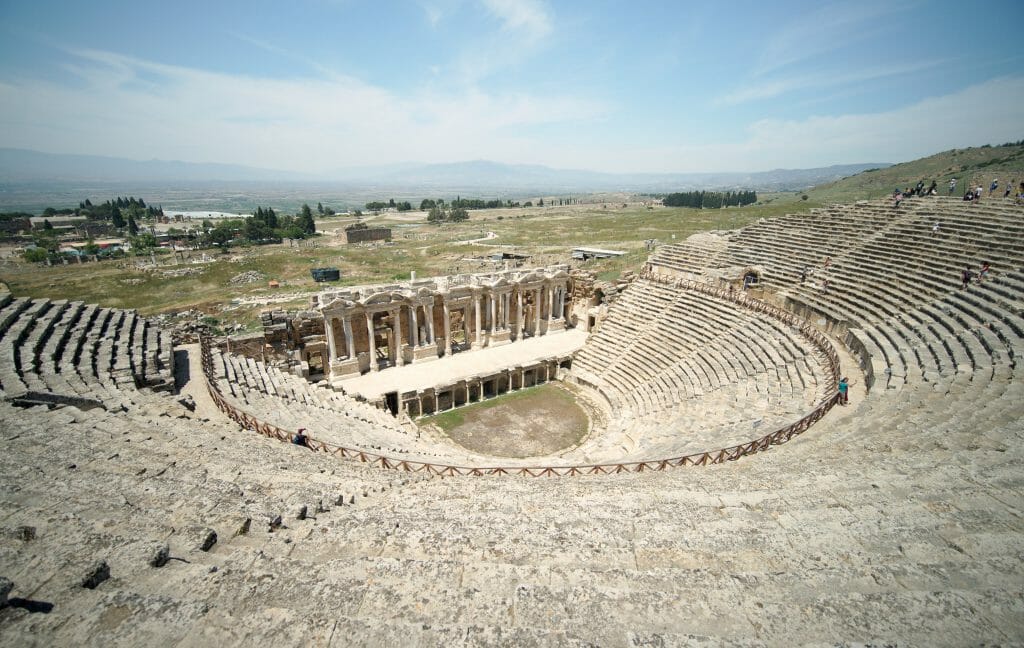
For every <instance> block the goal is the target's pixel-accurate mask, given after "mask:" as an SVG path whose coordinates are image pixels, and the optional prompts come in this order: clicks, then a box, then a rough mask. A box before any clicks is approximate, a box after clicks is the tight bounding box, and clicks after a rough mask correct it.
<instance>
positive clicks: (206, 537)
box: [199, 529, 217, 551]
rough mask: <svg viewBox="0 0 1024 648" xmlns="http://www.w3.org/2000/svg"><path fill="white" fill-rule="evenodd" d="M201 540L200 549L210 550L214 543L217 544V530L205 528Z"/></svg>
mask: <svg viewBox="0 0 1024 648" xmlns="http://www.w3.org/2000/svg"><path fill="white" fill-rule="evenodd" d="M201 540H202V541H201V542H200V543H199V550H200V551H209V550H210V549H212V548H213V545H215V544H217V532H216V531H214V530H213V529H204V530H203V533H202V536H201Z"/></svg>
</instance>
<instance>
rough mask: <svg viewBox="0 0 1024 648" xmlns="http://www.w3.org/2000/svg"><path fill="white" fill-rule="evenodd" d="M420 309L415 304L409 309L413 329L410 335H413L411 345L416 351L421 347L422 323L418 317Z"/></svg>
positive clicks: (410, 323)
mask: <svg viewBox="0 0 1024 648" xmlns="http://www.w3.org/2000/svg"><path fill="white" fill-rule="evenodd" d="M419 309H420V307H419V305H417V304H413V305H412V306H410V307H409V314H410V315H411V317H410V321H409V325H410V326H409V328H410V329H412V330H411V331H410V333H411V334H412V339H411V340H409V344H411V345H412V347H413V348H414V349H415V348H416V347H418V346H419V345H420V323H419V317H418V316H417V315H418V314H417V311H418V310H419Z"/></svg>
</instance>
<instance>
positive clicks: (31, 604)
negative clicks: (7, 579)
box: [7, 598, 53, 614]
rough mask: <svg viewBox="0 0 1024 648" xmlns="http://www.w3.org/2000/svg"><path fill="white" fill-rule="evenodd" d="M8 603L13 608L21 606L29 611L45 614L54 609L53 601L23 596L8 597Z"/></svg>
mask: <svg viewBox="0 0 1024 648" xmlns="http://www.w3.org/2000/svg"><path fill="white" fill-rule="evenodd" d="M7 605H8V607H12V608H21V609H22V610H25V611H27V612H42V613H43V614H49V613H50V612H51V611H52V610H53V603H48V602H47V601H33V600H31V599H23V598H11V599H7Z"/></svg>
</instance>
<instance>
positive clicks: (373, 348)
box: [366, 313, 377, 371]
mask: <svg viewBox="0 0 1024 648" xmlns="http://www.w3.org/2000/svg"><path fill="white" fill-rule="evenodd" d="M366 331H367V335H368V337H369V339H370V371H377V339H376V338H377V334H376V332H374V330H373V313H367V314H366Z"/></svg>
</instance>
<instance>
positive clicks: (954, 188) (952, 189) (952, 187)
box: [949, 178, 956, 196]
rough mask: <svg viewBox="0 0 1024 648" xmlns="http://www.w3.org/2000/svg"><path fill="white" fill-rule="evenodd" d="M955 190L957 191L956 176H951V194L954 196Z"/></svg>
mask: <svg viewBox="0 0 1024 648" xmlns="http://www.w3.org/2000/svg"><path fill="white" fill-rule="evenodd" d="M954 191H956V178H950V179H949V195H950V196H952V195H953V192H954Z"/></svg>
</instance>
